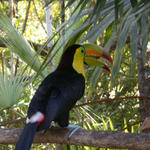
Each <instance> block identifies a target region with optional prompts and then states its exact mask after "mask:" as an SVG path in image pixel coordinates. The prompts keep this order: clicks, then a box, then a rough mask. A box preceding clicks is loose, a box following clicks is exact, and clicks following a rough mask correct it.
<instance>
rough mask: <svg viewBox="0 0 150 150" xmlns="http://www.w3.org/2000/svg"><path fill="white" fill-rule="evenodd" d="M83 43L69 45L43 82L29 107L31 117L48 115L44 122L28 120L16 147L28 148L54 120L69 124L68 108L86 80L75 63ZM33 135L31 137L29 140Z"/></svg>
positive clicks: (78, 95) (65, 125) (17, 148)
mask: <svg viewBox="0 0 150 150" xmlns="http://www.w3.org/2000/svg"><path fill="white" fill-rule="evenodd" d="M78 47H80V45H73V46H71V47H69V48H68V49H67V50H66V51H65V52H64V54H63V56H62V58H61V61H60V64H59V66H58V67H57V69H56V70H55V71H54V72H53V73H51V74H49V75H48V76H47V77H46V78H45V79H44V80H43V82H42V83H41V85H40V86H39V88H38V89H37V91H36V93H35V95H34V96H33V98H32V100H31V103H30V105H29V108H28V114H27V117H28V118H29V119H30V118H31V117H32V116H33V115H34V114H36V113H37V112H41V113H43V114H45V119H44V121H43V122H42V123H41V124H38V122H36V123H30V122H29V123H27V125H26V127H25V128H24V131H23V134H22V136H21V137H20V140H19V142H18V144H17V145H16V150H29V149H30V146H31V144H32V141H33V138H34V134H35V132H36V131H37V130H42V129H46V128H48V127H49V126H50V123H51V122H52V121H55V122H57V123H58V124H59V125H60V126H61V127H67V126H68V124H69V111H70V109H71V108H72V107H73V106H74V105H75V103H76V102H77V100H79V99H80V98H81V97H82V96H83V94H84V89H85V79H84V77H83V75H82V74H79V73H77V72H76V71H75V70H74V68H73V66H72V63H73V59H74V53H75V51H76V49H77V48H78ZM28 137H30V138H29V139H26V138H28Z"/></svg>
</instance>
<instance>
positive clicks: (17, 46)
mask: <svg viewBox="0 0 150 150" xmlns="http://www.w3.org/2000/svg"><path fill="white" fill-rule="evenodd" d="M0 29H1V30H2V33H1V34H0V40H1V41H2V42H3V43H4V44H5V45H6V47H8V48H9V49H10V50H11V51H13V52H14V53H16V54H17V55H18V56H19V57H20V58H21V59H22V60H23V61H24V62H26V63H27V64H28V65H29V66H30V67H31V68H32V69H34V70H35V71H36V72H38V71H39V69H40V66H41V63H40V60H39V58H38V56H37V55H36V53H35V52H34V50H33V48H32V47H31V46H30V44H29V43H28V42H27V40H25V39H24V37H23V36H22V35H21V34H19V33H18V32H17V30H16V29H15V28H14V27H13V26H12V24H11V22H10V20H9V18H8V17H7V16H5V15H2V14H0ZM43 76H44V72H43Z"/></svg>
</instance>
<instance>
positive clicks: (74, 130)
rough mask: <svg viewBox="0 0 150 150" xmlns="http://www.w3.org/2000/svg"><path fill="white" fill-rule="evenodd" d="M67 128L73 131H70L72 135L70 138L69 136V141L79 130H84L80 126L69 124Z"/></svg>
mask: <svg viewBox="0 0 150 150" xmlns="http://www.w3.org/2000/svg"><path fill="white" fill-rule="evenodd" d="M67 128H69V129H71V130H70V133H69V136H68V139H70V138H71V137H72V135H73V134H74V133H75V132H76V131H77V130H78V129H80V128H82V127H80V126H78V125H72V124H69V125H68V127H67Z"/></svg>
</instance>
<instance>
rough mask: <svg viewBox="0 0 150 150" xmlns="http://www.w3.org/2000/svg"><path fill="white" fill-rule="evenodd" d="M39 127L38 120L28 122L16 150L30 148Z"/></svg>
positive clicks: (28, 149)
mask: <svg viewBox="0 0 150 150" xmlns="http://www.w3.org/2000/svg"><path fill="white" fill-rule="evenodd" d="M37 127H38V122H35V123H28V124H26V126H25V128H24V130H23V132H22V135H21V136H20V139H19V141H18V143H17V145H16V149H15V150H30V147H31V144H32V142H33V139H34V135H35V133H36V130H37Z"/></svg>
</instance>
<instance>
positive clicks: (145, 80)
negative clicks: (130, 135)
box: [137, 41, 150, 121]
mask: <svg viewBox="0 0 150 150" xmlns="http://www.w3.org/2000/svg"><path fill="white" fill-rule="evenodd" d="M149 53H150V52H149V51H147V53H146V56H147V59H146V60H145V59H144V57H143V56H142V45H141V42H140V41H139V43H138V53H137V59H138V80H139V83H138V84H139V93H140V96H144V97H148V96H150V78H149V75H150V65H149V60H150V54H149ZM139 104H140V114H141V120H142V121H144V119H145V118H146V117H149V116H150V99H149V98H140V99H139Z"/></svg>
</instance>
